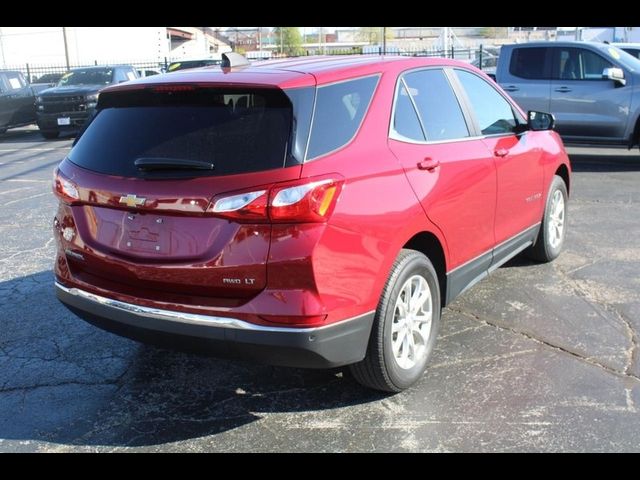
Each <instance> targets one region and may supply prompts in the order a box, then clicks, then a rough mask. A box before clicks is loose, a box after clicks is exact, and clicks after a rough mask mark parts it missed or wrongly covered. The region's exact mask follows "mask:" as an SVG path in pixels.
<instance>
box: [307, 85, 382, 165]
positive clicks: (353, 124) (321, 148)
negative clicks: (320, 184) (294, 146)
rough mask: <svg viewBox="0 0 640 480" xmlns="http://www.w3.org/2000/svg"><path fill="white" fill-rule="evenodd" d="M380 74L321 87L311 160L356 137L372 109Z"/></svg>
mask: <svg viewBox="0 0 640 480" xmlns="http://www.w3.org/2000/svg"><path fill="white" fill-rule="evenodd" d="M378 78H379V77H378V75H373V76H370V77H363V78H358V79H356V80H349V81H346V82H340V83H334V84H331V85H326V86H322V87H318V91H317V94H316V96H317V98H316V109H315V113H314V117H313V126H312V127H311V138H310V139H309V151H308V153H307V159H313V158H315V157H319V156H321V155H325V154H327V153H330V152H333V151H334V150H337V149H338V148H341V147H343V146H345V145H346V144H347V143H349V142H350V141H351V139H352V138H353V137H354V136H355V134H356V132H357V131H358V128H359V127H360V124H361V123H362V119H363V118H364V114H365V113H366V111H367V109H368V108H369V103H370V102H371V97H372V96H373V91H374V90H375V88H376V84H377V83H378Z"/></svg>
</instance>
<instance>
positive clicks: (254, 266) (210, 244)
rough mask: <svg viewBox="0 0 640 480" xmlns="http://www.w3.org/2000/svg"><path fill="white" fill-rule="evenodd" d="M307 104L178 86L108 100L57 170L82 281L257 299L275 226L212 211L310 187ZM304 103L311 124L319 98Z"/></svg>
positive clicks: (272, 93) (279, 96)
mask: <svg viewBox="0 0 640 480" xmlns="http://www.w3.org/2000/svg"><path fill="white" fill-rule="evenodd" d="M298 90H301V89H298ZM299 93H300V92H297V93H295V94H291V95H288V94H287V93H285V91H283V90H280V89H278V88H265V87H261V88H256V87H246V86H244V87H237V88H228V87H227V88H221V87H211V86H208V87H194V86H191V85H175V84H172V85H156V86H147V87H145V88H144V89H138V90H130V91H121V92H118V91H114V92H110V93H107V94H103V95H102V96H101V97H100V104H99V106H98V113H97V115H96V116H95V117H94V119H93V120H92V121H91V123H90V124H89V126H88V127H87V128H86V130H85V131H84V132H83V133H82V135H81V137H80V138H79V139H78V141H77V143H76V145H75V146H74V148H73V149H72V150H71V152H70V154H69V156H68V158H67V159H66V160H65V161H64V162H63V163H62V164H61V165H60V170H59V171H60V174H61V175H62V176H63V178H66V179H68V180H69V181H70V182H72V184H73V185H74V186H75V188H77V192H78V197H79V201H74V202H72V205H71V207H70V208H71V210H72V212H73V214H72V215H73V220H74V222H75V225H76V229H77V232H78V235H77V236H76V238H75V239H74V240H73V248H72V250H73V249H77V250H78V252H80V253H81V255H74V254H73V252H72V254H71V255H69V254H68V255H67V259H68V261H69V265H70V269H71V272H72V274H74V275H75V276H76V277H77V278H79V279H81V280H84V281H86V282H88V283H94V284H97V285H100V286H103V287H105V286H106V287H108V288H110V289H113V290H121V291H123V292H124V293H129V294H138V295H140V296H145V295H144V294H142V293H140V292H143V291H144V292H147V291H155V292H167V294H171V295H174V294H183V295H191V296H204V297H222V298H236V299H246V298H249V297H252V296H254V295H255V294H257V293H258V292H259V291H260V290H262V289H263V288H264V287H265V285H266V262H267V258H268V254H269V244H270V237H271V225H270V224H269V223H268V222H267V221H265V220H264V219H257V220H252V216H251V215H250V214H249V215H247V216H246V218H243V217H242V216H241V215H239V216H238V218H228V217H227V218H221V217H220V216H219V215H215V214H214V213H213V211H212V201H213V200H214V198H219V197H220V196H221V194H228V193H229V192H231V193H237V192H240V193H242V192H243V191H245V192H248V191H252V192H255V191H256V190H259V189H261V188H262V187H264V189H265V190H268V188H269V186H271V185H272V184H274V183H276V182H282V181H288V180H294V179H297V178H299V177H300V171H301V166H300V162H299V161H298V158H301V157H299V156H296V155H299V153H298V152H296V148H298V147H299V146H300V145H304V142H301V141H300V139H299V138H298V139H296V136H301V137H304V138H306V136H308V123H309V121H310V119H307V118H306V117H310V114H307V113H305V114H304V115H302V114H300V112H299V105H298V103H299V102H298V100H297V99H298V97H299ZM305 98H306V99H307V100H306V101H305V102H306V104H308V105H307V107H308V108H305V109H304V110H305V112H306V111H307V110H308V111H309V112H310V106H309V105H311V104H312V101H313V91H312V89H308V95H305ZM297 117H299V118H297ZM294 125H295V126H296V128H293V126H294ZM305 125H306V126H305ZM296 145H298V147H296ZM222 196H224V195H222ZM132 289H134V290H132ZM135 289H139V291H136V290H135ZM147 296H148V295H147ZM154 296H155V295H154ZM172 298H174V297H172Z"/></svg>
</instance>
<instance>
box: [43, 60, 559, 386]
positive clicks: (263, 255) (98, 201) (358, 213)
mask: <svg viewBox="0 0 640 480" xmlns="http://www.w3.org/2000/svg"><path fill="white" fill-rule="evenodd" d="M552 128H553V117H552V116H551V115H549V114H545V113H540V112H529V113H528V115H525V114H524V113H523V112H522V111H521V110H520V108H519V107H518V106H517V105H516V104H515V103H514V102H513V101H512V100H511V99H510V98H509V97H508V96H507V95H506V94H505V93H504V92H503V91H502V90H501V89H500V87H498V86H497V85H496V84H495V83H494V82H493V81H491V79H489V77H487V76H486V75H485V74H483V73H482V72H480V71H479V70H477V69H476V68H474V67H472V66H470V65H467V64H464V63H461V62H456V61H453V60H444V59H433V58H407V57H392V58H385V57H380V56H362V57H347V58H345V57H305V58H295V59H287V60H277V61H268V62H264V63H260V64H252V65H250V66H249V65H245V66H242V67H225V68H222V69H217V70H215V69H214V70H211V69H196V70H190V71H184V72H177V73H172V74H168V75H157V76H153V77H148V78H144V79H140V80H137V81H134V82H129V83H127V84H123V85H118V86H113V87H108V88H106V89H104V90H103V91H102V92H101V94H100V99H99V102H98V106H97V113H96V115H95V116H94V117H93V118H92V120H91V122H90V123H89V124H88V126H87V127H86V129H85V130H84V132H83V133H82V135H81V136H80V137H79V138H78V139H77V140H76V143H75V145H74V147H73V149H72V150H71V152H70V153H69V155H68V157H67V158H65V159H64V160H63V161H62V163H60V165H59V167H58V168H57V170H56V171H55V179H54V190H55V193H56V195H57V196H58V197H59V199H60V205H59V209H58V211H57V214H56V216H55V219H54V226H55V239H56V242H57V246H58V254H57V259H56V262H55V275H56V284H55V285H56V290H57V295H58V298H59V299H60V300H61V301H62V302H63V303H64V304H65V305H66V306H67V307H68V308H69V309H70V310H71V311H73V312H74V313H76V314H77V315H78V316H80V317H82V318H83V319H85V320H87V321H89V322H91V323H92V324H95V325H97V326H99V327H101V328H104V329H106V330H109V331H112V332H115V333H118V334H120V335H124V336H127V337H130V338H134V339H140V340H143V341H147V342H151V343H156V344H160V345H164V346H167V345H169V346H171V347H180V348H185V347H187V348H191V349H193V348H197V349H198V350H203V349H204V350H205V351H207V352H212V353H215V354H224V355H231V356H235V355H237V356H241V357H242V358H253V359H258V360H262V361H267V362H270V363H273V364H278V365H288V366H297V367H314V368H324V367H336V366H341V365H351V369H352V372H353V374H354V376H355V378H356V379H357V380H358V381H360V382H361V383H363V384H364V385H367V386H369V387H372V388H376V389H380V390H386V391H400V390H402V389H405V388H407V387H409V386H410V385H411V384H413V383H414V382H416V381H417V380H418V379H419V378H420V377H421V375H422V373H423V372H424V370H425V366H426V364H427V361H428V359H429V356H430V354H431V352H432V350H433V346H434V342H435V340H436V335H437V332H438V327H439V324H440V311H441V308H442V307H443V306H444V305H446V304H447V303H449V302H451V301H452V300H453V299H454V298H455V297H456V296H457V295H458V294H460V293H461V292H462V291H464V290H465V289H467V288H468V287H470V286H471V285H473V284H474V283H476V282H477V281H479V280H480V279H482V278H483V277H485V276H487V274H488V273H489V272H491V271H492V270H493V269H495V268H497V267H498V266H500V265H501V264H503V263H504V262H506V261H507V260H508V259H510V258H512V257H513V256H515V255H516V254H518V253H519V252H521V251H524V250H526V251H527V252H529V254H530V255H531V256H533V257H534V258H536V259H539V260H541V261H550V260H553V259H554V258H555V257H556V256H557V255H558V254H559V253H560V250H561V248H562V245H563V241H564V237H565V226H566V205H567V199H568V197H567V194H568V190H569V179H570V171H571V169H570V164H569V160H568V158H567V155H566V152H565V150H564V147H563V145H562V142H561V140H560V138H559V137H558V135H557V134H556V133H555V132H553V131H551V129H552Z"/></svg>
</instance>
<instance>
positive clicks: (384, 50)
mask: <svg viewBox="0 0 640 480" xmlns="http://www.w3.org/2000/svg"><path fill="white" fill-rule="evenodd" d="M386 53H387V27H382V54H383V55H384V54H386Z"/></svg>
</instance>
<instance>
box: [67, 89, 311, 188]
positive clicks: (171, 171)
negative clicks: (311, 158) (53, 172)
mask: <svg viewBox="0 0 640 480" xmlns="http://www.w3.org/2000/svg"><path fill="white" fill-rule="evenodd" d="M182 88H185V87H182ZM301 90H304V92H301ZM297 97H299V98H300V99H301V103H302V104H303V107H304V106H305V105H306V110H309V109H310V105H311V104H312V101H313V90H312V89H299V91H297ZM302 100H304V101H302ZM294 110H299V109H294V108H293V107H292V103H291V100H290V98H289V97H288V96H287V95H286V94H285V92H283V91H282V90H278V89H268V88H262V89H252V90H249V89H240V88H234V89H208V88H207V89H189V88H188V87H186V88H185V89H184V90H175V89H174V90H171V89H167V88H166V87H164V88H163V87H160V88H158V89H154V90H152V89H149V90H144V91H140V90H137V91H132V92H117V93H112V94H105V95H103V96H101V98H100V109H99V111H98V113H97V115H96V116H95V117H94V119H93V120H92V122H91V124H90V125H89V126H88V127H87V129H86V130H85V131H84V132H83V134H82V136H81V137H80V138H79V140H78V141H77V143H76V145H75V146H74V148H73V149H72V150H71V152H70V154H69V159H70V160H71V161H72V162H73V163H75V164H77V165H79V166H81V167H84V168H87V169H89V170H93V171H96V172H100V173H105V174H110V175H120V176H127V177H144V178H147V177H156V176H171V177H176V176H177V177H182V176H202V175H229V174H237V173H246V172H254V171H262V170H269V169H274V168H282V167H284V166H286V165H288V164H295V163H301V161H302V156H301V155H302V154H301V153H300V151H299V150H300V149H301V145H304V142H300V141H299V142H296V141H295V138H293V139H292V124H293V123H294V122H292V118H293V115H294V113H295V112H294ZM302 110H305V108H302ZM303 116H304V117H305V118H306V121H305V118H301V119H300V121H298V122H296V129H295V131H296V132H298V133H299V135H300V136H302V137H305V138H306V136H307V135H308V131H309V125H308V124H309V117H310V114H309V113H308V112H304V115H303ZM296 155H297V157H296ZM138 159H145V160H146V161H153V160H154V159H158V161H159V162H162V161H168V163H169V164H171V165H178V166H179V165H180V162H183V164H184V166H183V167H182V168H180V167H178V168H173V167H171V168H166V167H165V168H158V169H148V168H145V169H142V170H140V169H139V168H138V167H136V165H135V164H134V162H136V160H138ZM194 161H195V162H206V163H208V164H213V169H212V170H200V169H198V170H194V169H191V168H188V167H187V163H188V162H192V163H193V162H194Z"/></svg>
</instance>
